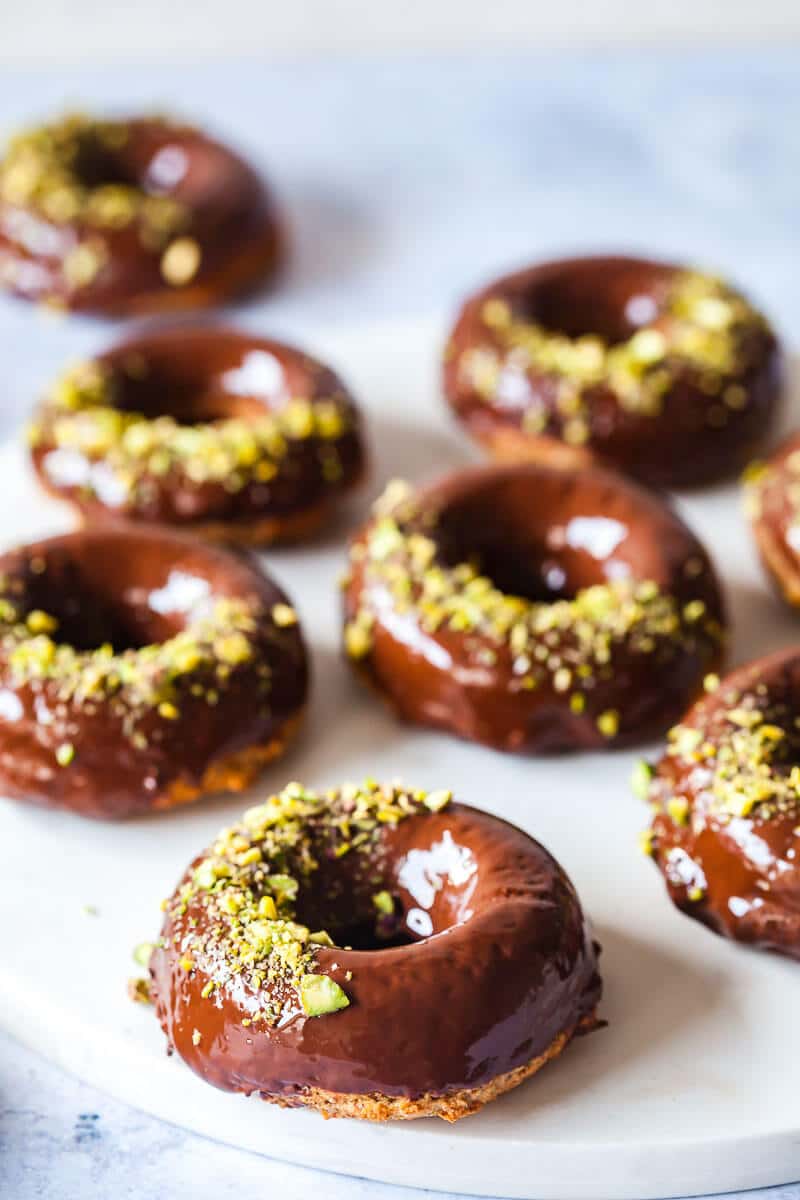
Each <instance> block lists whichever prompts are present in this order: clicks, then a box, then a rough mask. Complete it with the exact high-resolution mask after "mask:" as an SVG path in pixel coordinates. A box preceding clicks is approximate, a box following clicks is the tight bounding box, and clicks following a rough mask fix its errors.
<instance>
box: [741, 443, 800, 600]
mask: <svg viewBox="0 0 800 1200" xmlns="http://www.w3.org/2000/svg"><path fill="white" fill-rule="evenodd" d="M745 510H746V512H747V515H748V516H749V518H750V522H751V525H752V529H753V534H754V536H755V540H756V546H757V547H758V552H759V555H760V557H761V561H762V563H763V565H764V570H765V571H766V572H767V574H768V576H769V577H770V579H771V580H772V582H773V583H774V585H775V588H776V590H777V591H778V593H779V594H780V595H781V596H782V597H783V599H784V600H785V601H786V603H787V604H790V605H792V607H794V608H797V607H800V435H798V434H796V433H795V434H792V436H791V437H789V438H787V439H786V441H785V442H783V444H782V445H781V446H779V447H778V449H777V450H776V451H775V453H774V454H773V455H772V456H771V457H770V458H768V459H767V460H766V461H765V462H756V463H753V464H752V465H751V466H750V467H749V468H748V470H747V472H746V474H745Z"/></svg>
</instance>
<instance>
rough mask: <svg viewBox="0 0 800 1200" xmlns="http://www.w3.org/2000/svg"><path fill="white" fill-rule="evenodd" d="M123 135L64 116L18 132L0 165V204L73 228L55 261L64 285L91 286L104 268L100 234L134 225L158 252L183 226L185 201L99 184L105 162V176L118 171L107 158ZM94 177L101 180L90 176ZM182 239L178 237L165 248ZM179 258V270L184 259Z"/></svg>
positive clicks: (109, 124)
mask: <svg viewBox="0 0 800 1200" xmlns="http://www.w3.org/2000/svg"><path fill="white" fill-rule="evenodd" d="M129 139H130V127H129V125H128V124H127V123H126V122H124V121H98V120H94V119H92V118H91V117H88V116H85V115H82V114H70V115H68V116H65V117H63V118H62V119H61V120H59V121H55V122H53V123H52V124H49V125H42V126H39V127H38V128H35V129H29V130H26V131H24V132H22V133H20V134H18V135H17V136H16V137H15V138H13V139H12V140H11V142H10V144H9V146H8V148H7V151H6V155H5V157H4V159H3V160H2V162H0V202H2V203H4V204H6V205H9V206H11V207H13V208H25V209H31V210H33V211H35V212H36V213H38V214H39V215H40V216H41V217H42V218H43V219H44V220H46V221H49V222H52V223H53V224H56V225H64V224H70V225H76V226H77V227H78V228H79V229H80V231H81V241H79V242H78V243H77V244H76V246H75V247H74V248H73V250H72V251H71V252H70V253H69V255H68V256H67V257H66V258H65V260H64V263H63V271H64V276H65V280H66V282H67V283H68V284H69V285H70V286H71V287H83V286H86V285H87V284H89V283H91V281H92V280H93V279H94V277H95V275H96V274H97V273H98V271H99V270H100V269H101V268H102V267H103V266H104V264H105V261H106V258H107V251H106V244H105V238H106V236H107V235H109V234H113V233H115V232H117V231H119V230H123V229H127V228H128V227H134V228H135V229H136V231H137V233H138V236H139V239H140V241H141V243H142V245H143V246H144V247H145V248H146V249H151V250H159V249H160V248H163V247H165V246H167V244H168V243H169V242H170V240H171V239H172V238H173V237H174V236H175V235H176V234H178V233H180V232H181V231H182V230H185V228H186V227H187V225H188V224H189V221H190V214H189V211H188V209H187V208H186V206H185V205H183V204H181V203H179V202H178V201H176V200H175V199H173V198H172V197H170V196H168V195H163V194H160V193H158V192H156V191H152V192H151V191H148V190H147V189H146V188H145V187H144V186H141V185H139V184H136V183H127V182H119V181H117V180H114V181H113V182H111V181H107V182H103V181H102V174H103V169H104V165H105V164H108V173H109V176H113V175H114V174H117V175H124V174H125V172H124V171H121V170H120V169H119V168H117V169H116V170H115V167H114V162H115V156H118V155H121V154H123V153H124V152H125V148H126V146H127V143H128V141H129ZM94 174H98V175H99V176H101V178H100V179H99V180H95V179H94V178H93V175H94ZM186 240H187V239H185V238H179V239H178V241H177V242H173V243H172V246H173V247H174V246H176V245H180V244H181V243H182V242H184V241H186ZM171 248H172V247H170V249H171ZM169 252H170V250H169V249H168V251H167V253H169ZM179 257H180V258H181V259H182V263H181V265H182V266H183V270H184V273H185V270H186V256H185V254H182V255H180V256H179ZM170 282H173V281H172V280H170Z"/></svg>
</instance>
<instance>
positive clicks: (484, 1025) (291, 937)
mask: <svg viewBox="0 0 800 1200" xmlns="http://www.w3.org/2000/svg"><path fill="white" fill-rule="evenodd" d="M323 926H324V930H325V931H324V932H314V931H315V930H321V929H322V927H323ZM344 946H347V948H346V949H345V948H344ZM596 953H597V950H596V947H594V946H593V944H592V940H591V937H590V935H589V932H588V929H587V924H586V920H585V918H584V915H583V912H582V910H581V907H580V904H579V901H578V897H577V895H576V893H575V890H574V888H573V887H572V884H571V883H570V882H569V880H568V879H567V877H566V875H565V874H564V872H563V870H562V869H561V867H560V866H559V865H558V864H557V863H556V862H555V861H554V859H553V858H551V856H550V855H549V854H548V853H547V851H546V850H545V849H544V848H543V847H542V846H540V845H539V844H538V843H537V842H535V841H533V839H532V838H530V837H528V835H527V834H525V833H523V832H522V831H521V830H520V829H515V828H514V827H513V826H512V825H508V824H507V823H506V822H505V821H501V820H499V819H498V818H497V817H492V816H489V815H488V814H487V813H482V812H479V811H478V810H477V809H474V808H469V807H467V806H466V805H462V804H451V803H450V794H449V793H448V792H437V793H430V794H426V793H425V792H417V791H414V792H411V791H408V790H406V789H403V788H401V787H398V786H380V785H379V784H377V783H375V782H374V781H368V782H367V783H366V784H364V785H363V786H362V787H355V786H353V785H348V786H346V787H343V788H341V789H337V790H336V791H332V792H328V793H326V794H325V795H324V796H323V795H319V794H317V793H314V792H309V791H307V790H306V789H304V788H303V787H302V785H300V784H297V783H294V784H290V785H289V786H288V787H287V788H286V789H285V790H284V791H283V792H281V793H280V795H277V796H272V797H271V798H270V799H269V800H267V802H266V803H265V804H263V805H261V806H259V807H258V808H254V809H251V810H250V811H249V812H247V813H245V815H244V817H243V818H242V820H241V822H239V823H238V824H237V825H234V826H233V827H231V828H230V829H227V830H224V831H223V832H222V833H221V834H220V836H219V838H218V839H217V841H216V842H215V843H214V844H213V846H212V847H211V848H210V850H208V851H207V852H206V853H205V854H204V855H201V856H200V857H199V858H197V859H195V860H194V862H193V863H192V864H191V865H190V867H189V869H188V871H187V872H186V874H185V875H184V877H183V879H182V881H181V882H180V883H179V885H178V887H177V888H176V890H175V892H174V894H173V896H172V898H171V900H170V901H168V903H167V908H166V917H165V920H164V925H163V929H162V934H161V938H160V939H159V941H158V943H157V944H156V947H155V948H154V950H153V952H152V955H151V957H150V974H151V977H152V989H151V995H152V998H153V999H154V1001H155V1006H156V1013H157V1016H158V1020H159V1021H160V1023H161V1025H162V1028H163V1029H164V1032H165V1033H166V1035H167V1039H168V1041H169V1045H170V1048H171V1049H174V1050H176V1051H177V1052H178V1054H179V1055H180V1056H181V1058H182V1059H183V1060H184V1061H185V1062H186V1063H187V1064H188V1065H189V1066H190V1067H191V1068H192V1070H193V1071H196V1072H197V1074H199V1075H200V1076H201V1077H202V1078H203V1079H205V1080H207V1081H208V1082H209V1083H212V1084H214V1085H215V1086H216V1087H219V1088H223V1089H225V1090H227V1091H234V1092H244V1093H246V1094H248V1095H250V1094H251V1093H253V1092H256V1093H257V1094H258V1095H260V1096H261V1097H262V1099H264V1100H269V1101H271V1102H272V1103H275V1104H279V1105H282V1106H284V1107H291V1108H294V1107H310V1108H316V1109H318V1110H319V1111H321V1112H322V1113H323V1114H324V1115H325V1116H326V1117H334V1116H336V1117H360V1118H364V1119H367V1120H372V1121H384V1120H387V1119H390V1118H393V1119H403V1120H407V1119H411V1118H414V1117H424V1116H438V1117H442V1118H444V1120H447V1121H456V1120H458V1119H459V1118H460V1117H464V1116H467V1115H469V1114H470V1113H473V1112H476V1111H477V1110H478V1109H479V1108H481V1107H482V1105H484V1104H486V1103H487V1102H488V1101H489V1100H492V1099H494V1098H495V1097H496V1096H498V1095H500V1094H501V1093H502V1092H505V1091H507V1090H508V1089H509V1088H512V1087H516V1086H517V1085H518V1084H519V1083H521V1082H522V1081H523V1080H524V1079H525V1078H527V1077H528V1076H529V1075H532V1074H533V1073H534V1072H535V1071H537V1070H539V1068H540V1067H542V1066H543V1065H544V1064H545V1063H546V1062H547V1061H548V1060H549V1059H551V1058H554V1057H555V1056H556V1055H558V1054H560V1053H561V1051H562V1050H563V1048H564V1047H565V1046H566V1045H567V1043H568V1042H569V1041H570V1040H571V1039H572V1037H573V1036H574V1035H575V1034H576V1033H579V1032H585V1031H588V1030H590V1029H592V1028H594V1027H595V1025H596V1023H597V1022H596V1018H595V1009H596V1006H597V1003H598V1000H599V998H600V991H601V983H600V978H599V976H598V973H597V961H596Z"/></svg>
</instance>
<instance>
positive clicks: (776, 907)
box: [650, 650, 800, 959]
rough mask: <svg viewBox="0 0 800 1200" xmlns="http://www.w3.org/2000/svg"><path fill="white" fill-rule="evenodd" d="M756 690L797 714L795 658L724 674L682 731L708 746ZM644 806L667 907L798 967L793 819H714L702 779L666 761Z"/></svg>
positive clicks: (798, 844)
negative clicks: (676, 807)
mask: <svg viewBox="0 0 800 1200" xmlns="http://www.w3.org/2000/svg"><path fill="white" fill-rule="evenodd" d="M755 689H763V690H759V693H758V694H759V698H760V702H764V703H774V702H776V701H777V702H778V703H781V704H785V705H786V707H787V710H788V711H789V713H790V714H793V713H800V654H798V652H797V651H795V650H783V651H780V652H779V653H777V654H773V655H770V656H769V657H767V658H764V659H760V660H759V661H757V662H754V663H750V664H748V665H747V666H744V667H741V668H739V669H738V670H736V671H734V672H732V673H731V674H730V675H728V676H727V677H726V678H725V679H724V680H723V681H722V683H721V685H720V687H719V688H718V689H717V691H715V692H714V694H713V695H710V696H706V697H704V698H703V699H702V700H700V701H699V702H698V703H697V704H696V705H695V706H694V708H693V709H691V710H690V711H689V712H688V713H687V715H686V717H685V719H684V720H685V723H686V724H688V725H691V726H692V727H693V728H697V729H701V730H702V731H703V732H704V734H705V736H706V737H707V739H708V740H709V741H711V742H715V741H717V739H718V738H719V736H720V734H721V732H722V731H723V730H724V729H725V726H726V717H725V713H726V710H727V709H728V708H730V706H731V700H732V698H735V697H736V696H737V695H739V694H745V693H752V692H753V691H754V690H755ZM790 736H792V738H793V746H792V757H793V759H794V761H795V762H800V744H798V743H797V730H796V728H795V729H794V731H793V733H791V732H790ZM787 769H788V766H787ZM675 798H678V799H679V800H680V801H683V800H685V801H687V802H688V806H689V809H688V817H687V820H686V821H685V822H677V821H675V820H673V818H672V817H671V816H670V815H669V813H668V812H667V811H666V808H665V806H666V805H667V804H668V803H669V802H670V801H671V800H674V799H675ZM650 799H651V801H652V802H653V803H654V805H655V806H656V809H655V816H654V819H653V826H652V831H653V846H652V850H653V857H654V859H655V862H656V864H657V866H658V868H659V870H660V871H661V872H662V874H663V875H664V879H665V882H666V885H667V891H668V893H669V896H670V899H671V900H672V902H673V903H674V904H675V905H676V906H677V907H678V908H679V909H681V910H682V911H683V912H685V913H686V914H687V915H688V916H690V917H693V918H694V919H695V920H697V921H701V922H702V923H703V924H704V925H707V926H708V927H709V928H710V929H712V930H713V931H714V932H715V933H718V934H720V935H722V936H723V937H728V938H733V939H735V940H736V941H740V942H746V943H749V944H751V945H754V946H758V947H760V948H761V949H765V950H772V951H776V952H778V953H780V954H785V955H789V956H790V957H792V958H796V959H800V860H798V850H799V849H800V838H798V835H797V829H798V825H799V824H800V811H797V810H796V811H794V812H792V811H790V810H787V811H778V812H773V813H772V814H768V815H765V813H764V810H763V808H762V807H761V806H759V805H756V806H755V807H754V808H753V810H752V811H751V812H750V813H749V814H747V815H745V816H724V815H723V816H720V814H719V813H718V812H717V811H715V807H714V804H713V797H712V795H711V794H710V791H709V788H708V772H707V770H705V769H703V768H702V767H698V766H697V765H696V764H693V763H686V762H685V761H683V760H681V759H680V758H679V757H677V756H674V755H665V756H664V757H663V758H662V759H661V761H660V762H659V764H658V766H657V768H656V775H655V778H654V781H653V784H652V786H651V790H650ZM695 889H698V890H697V891H696V890H695ZM699 893H702V894H699Z"/></svg>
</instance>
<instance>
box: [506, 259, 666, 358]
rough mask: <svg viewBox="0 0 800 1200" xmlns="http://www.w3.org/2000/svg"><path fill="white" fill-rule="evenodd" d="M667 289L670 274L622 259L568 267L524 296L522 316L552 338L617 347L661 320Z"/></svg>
mask: <svg viewBox="0 0 800 1200" xmlns="http://www.w3.org/2000/svg"><path fill="white" fill-rule="evenodd" d="M666 283H667V273H666V271H665V269H664V268H660V267H658V266H657V265H656V264H650V263H642V262H629V261H627V260H618V259H590V260H588V261H587V260H584V261H582V262H580V263H574V264H573V263H567V264H563V265H561V266H560V267H559V268H558V269H556V270H553V271H552V272H550V273H547V274H546V275H544V277H539V278H537V279H536V281H535V282H534V283H532V284H531V285H530V287H529V288H527V289H526V290H525V291H524V293H523V296H522V300H521V306H520V307H521V310H522V311H521V313H520V315H521V316H522V317H523V318H524V319H525V320H527V321H530V322H533V323H536V324H538V325H541V326H543V327H544V328H545V329H547V330H549V331H550V332H551V333H559V334H563V335H565V336H566V337H569V338H580V337H587V336H593V337H598V338H601V339H602V341H603V342H605V343H606V344H607V345H609V346H614V345H618V344H619V343H621V342H625V341H627V340H628V339H629V338H630V337H631V336H632V335H633V334H634V333H635V332H636V331H637V329H641V328H642V327H643V326H645V325H649V324H651V323H652V322H653V321H655V320H656V319H657V318H658V316H659V315H660V312H661V309H662V306H663V302H664V295H665V290H666Z"/></svg>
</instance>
